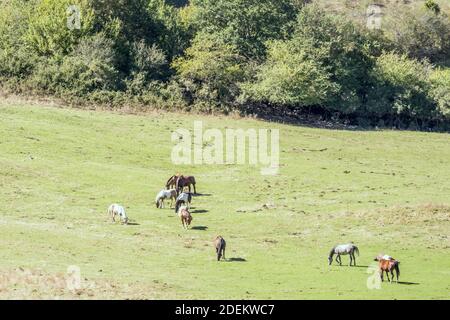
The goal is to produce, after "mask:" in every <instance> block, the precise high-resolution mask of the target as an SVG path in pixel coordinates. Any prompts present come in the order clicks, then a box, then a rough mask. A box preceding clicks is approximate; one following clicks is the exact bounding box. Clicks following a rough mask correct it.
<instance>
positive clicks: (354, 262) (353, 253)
mask: <svg viewBox="0 0 450 320" xmlns="http://www.w3.org/2000/svg"><path fill="white" fill-rule="evenodd" d="M352 255H353V265H354V266H356V257H355V252H354V251H353V252H352Z"/></svg>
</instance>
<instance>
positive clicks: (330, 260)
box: [328, 256, 333, 266]
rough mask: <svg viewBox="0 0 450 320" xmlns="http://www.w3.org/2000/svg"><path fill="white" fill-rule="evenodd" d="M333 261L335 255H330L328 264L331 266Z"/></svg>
mask: <svg viewBox="0 0 450 320" xmlns="http://www.w3.org/2000/svg"><path fill="white" fill-rule="evenodd" d="M332 262H333V257H332V256H329V257H328V265H329V266H331V263H332Z"/></svg>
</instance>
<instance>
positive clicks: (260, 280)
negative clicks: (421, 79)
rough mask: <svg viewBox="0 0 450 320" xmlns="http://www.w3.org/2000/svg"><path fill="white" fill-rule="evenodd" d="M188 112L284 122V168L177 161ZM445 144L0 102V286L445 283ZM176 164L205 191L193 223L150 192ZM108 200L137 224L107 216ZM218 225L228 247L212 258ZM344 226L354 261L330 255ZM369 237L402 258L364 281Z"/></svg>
mask: <svg viewBox="0 0 450 320" xmlns="http://www.w3.org/2000/svg"><path fill="white" fill-rule="evenodd" d="M197 118H201V119H202V120H203V121H204V126H205V127H209V128H220V129H224V128H226V127H228V128H238V127H239V128H244V129H245V128H260V127H264V128H278V129H280V144H281V160H280V161H281V169H280V174H279V175H278V176H274V177H267V176H266V177H264V176H261V175H260V173H259V168H256V167H251V166H244V165H241V166H239V165H227V166H192V167H189V166H184V167H183V166H181V167H178V166H174V165H173V164H172V163H171V160H170V153H171V148H172V143H171V140H170V138H171V132H172V130H173V129H174V128H178V127H180V126H183V127H186V128H188V129H191V128H192V126H193V121H194V120H195V119H197ZM449 158H450V137H449V135H448V134H435V133H418V132H393V131H383V132H377V131H373V132H351V131H335V130H323V129H313V128H303V127H295V126H287V125H276V124H270V123H265V122H261V121H256V120H250V119H240V120H235V119H231V118H225V117H210V116H201V117H200V116H194V115H181V114H169V113H164V114H157V113H155V114H150V115H147V116H140V115H122V114H115V113H108V112H98V111H80V110H70V109H56V108H51V107H44V106H31V105H25V104H18V103H11V102H9V103H6V102H3V103H1V104H0V189H1V192H0V203H1V204H2V215H1V217H0V234H1V236H0V241H1V246H0V256H1V257H2V259H1V260H0V280H1V282H0V283H1V285H0V298H12V297H29V296H30V297H38V298H46V297H47V298H48V297H62V298H105V297H106V298H151V299H154V298H156V299H157V298H169V299H172V298H213V299H214V298H225V299H229V298H237V299H240V298H250V299H253V298H274V299H275V298H277V299H278V298H279V299H311V298H324V299H335V298H338V299H339V298H356V299H366V298H374V299H382V298H384V299H405V298H413V299H416V298H425V299H432V298H433V299H448V298H449V292H450V255H449V253H450V241H449V233H450V232H449V231H450V207H449V205H450V201H449V194H450V165H449V161H448V159H449ZM176 172H185V173H188V174H192V175H195V176H196V178H197V181H198V191H199V192H200V193H203V194H209V196H202V197H196V198H195V199H194V201H193V205H194V207H195V209H194V213H193V216H194V220H193V226H194V227H195V229H191V230H188V231H184V230H182V228H181V225H180V222H179V220H178V218H176V217H175V215H174V213H173V211H172V210H169V209H165V210H157V209H156V208H155V206H154V204H153V201H154V196H155V195H156V193H157V192H158V191H159V190H160V189H161V188H162V187H163V185H164V183H165V181H166V180H167V178H168V177H169V176H170V175H172V174H173V173H176ZM112 202H119V203H122V204H124V205H125V206H126V207H127V209H128V213H129V215H130V218H131V219H132V220H133V221H134V222H135V224H134V225H129V226H122V225H119V224H112V223H110V222H108V221H107V217H106V208H107V206H108V205H109V204H110V203H112ZM264 204H269V205H268V206H264ZM195 210H199V212H197V213H195ZM202 210H203V211H202ZM217 234H221V235H223V236H224V237H225V239H226V240H227V242H228V251H227V258H229V259H230V260H229V261H228V262H221V263H218V262H217V261H215V254H214V249H213V247H212V240H213V238H214V236H216V235H217ZM347 241H354V242H355V243H356V244H357V245H358V246H359V247H360V251H361V256H360V257H359V258H357V261H358V264H359V267H356V268H350V267H347V266H342V267H339V266H336V265H333V266H331V267H329V266H328V265H327V261H326V258H327V254H328V251H329V250H330V248H331V247H332V246H333V245H334V244H336V243H342V242H347ZM380 252H384V253H389V254H390V255H392V256H394V257H396V258H397V259H399V260H400V261H401V272H402V274H401V280H402V281H403V283H401V284H387V283H384V284H383V285H382V288H381V289H380V290H369V289H368V287H367V285H366V282H367V279H368V277H369V276H370V274H368V273H367V270H368V268H367V267H368V266H370V265H371V263H372V262H373V261H372V259H373V257H374V256H375V255H376V254H378V253H380ZM343 261H344V262H345V263H346V262H347V261H348V260H347V257H344V259H343ZM69 265H77V266H79V267H80V268H81V273H82V276H83V279H84V280H83V281H84V282H83V283H84V286H85V288H84V289H83V290H78V291H77V292H75V293H72V292H68V291H67V290H66V289H65V287H64V285H63V284H64V283H63V284H61V281H60V282H58V279H59V280H61V279H62V280H64V279H65V278H64V274H65V272H66V269H67V267H68V266H69ZM19 267H20V268H22V269H17V268H19ZM27 272H28V273H27ZM25 275H26V276H25ZM27 277H28V278H27ZM30 277H31V280H30V279H29V278H30ZM24 279H25V280H24ZM27 279H28V280H27ZM39 279H44V280H45V279H53V280H52V281H47V280H45V281H44V280H42V281H39ZM55 279H56V280H55ZM86 286H87V287H86ZM89 286H91V287H89Z"/></svg>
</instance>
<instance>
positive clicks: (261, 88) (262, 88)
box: [242, 41, 339, 106]
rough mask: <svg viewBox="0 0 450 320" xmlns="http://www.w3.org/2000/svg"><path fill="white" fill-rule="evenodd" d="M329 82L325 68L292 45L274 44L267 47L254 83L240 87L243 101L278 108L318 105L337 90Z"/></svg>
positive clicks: (289, 43)
mask: <svg viewBox="0 0 450 320" xmlns="http://www.w3.org/2000/svg"><path fill="white" fill-rule="evenodd" d="M330 78H331V74H330V73H329V72H327V70H326V68H325V67H324V66H322V65H321V64H320V63H318V62H317V61H316V60H314V59H310V58H309V57H308V55H307V54H306V53H305V51H304V50H303V49H302V48H296V46H295V43H293V42H283V41H277V42H273V43H272V44H271V45H270V46H269V54H268V59H267V61H266V62H265V63H264V64H263V65H262V66H261V67H260V70H259V72H258V73H257V75H256V81H251V82H248V83H246V84H243V85H242V88H243V91H244V93H243V97H245V98H244V101H245V100H250V101H253V102H259V103H260V102H269V103H272V104H278V105H290V106H311V105H320V104H322V103H324V102H325V101H327V99H328V96H329V95H330V94H332V93H334V92H336V91H337V90H338V89H339V88H338V86H337V85H336V84H334V83H332V81H331V80H330Z"/></svg>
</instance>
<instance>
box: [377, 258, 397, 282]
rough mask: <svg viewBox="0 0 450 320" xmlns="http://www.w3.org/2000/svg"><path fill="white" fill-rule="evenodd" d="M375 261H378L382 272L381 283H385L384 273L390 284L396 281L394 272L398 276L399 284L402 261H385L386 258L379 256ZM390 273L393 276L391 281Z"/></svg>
mask: <svg viewBox="0 0 450 320" xmlns="http://www.w3.org/2000/svg"><path fill="white" fill-rule="evenodd" d="M375 261H378V267H379V271H380V276H381V281H384V279H383V273H386V277H387V279H388V281H389V282H392V281H393V280H394V270H395V274H396V276H397V282H398V278H399V276H400V268H399V265H400V261H397V260H395V259H394V258H391V257H389V259H385V258H384V257H381V256H378V257H376V258H375ZM389 273H390V274H391V279H389Z"/></svg>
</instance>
